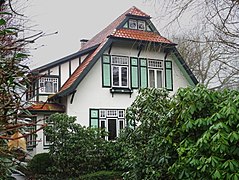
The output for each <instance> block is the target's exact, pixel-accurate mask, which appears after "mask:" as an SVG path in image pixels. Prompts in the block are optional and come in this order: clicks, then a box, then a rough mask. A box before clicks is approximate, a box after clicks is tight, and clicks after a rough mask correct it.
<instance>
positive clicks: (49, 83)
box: [45, 81, 53, 92]
mask: <svg viewBox="0 0 239 180" xmlns="http://www.w3.org/2000/svg"><path fill="white" fill-rule="evenodd" d="M45 87H46V89H45V92H53V86H52V82H49V81H46V82H45Z"/></svg>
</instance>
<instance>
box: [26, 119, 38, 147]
mask: <svg viewBox="0 0 239 180" xmlns="http://www.w3.org/2000/svg"><path fill="white" fill-rule="evenodd" d="M25 121H27V122H28V123H29V124H32V125H30V126H27V129H26V134H27V136H26V141H27V149H28V150H32V149H33V148H34V147H36V133H35V131H36V125H35V123H36V118H32V119H30V118H29V119H28V118H26V119H25Z"/></svg>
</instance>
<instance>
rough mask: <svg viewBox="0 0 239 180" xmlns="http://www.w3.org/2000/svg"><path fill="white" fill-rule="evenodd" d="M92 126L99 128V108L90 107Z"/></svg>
mask: <svg viewBox="0 0 239 180" xmlns="http://www.w3.org/2000/svg"><path fill="white" fill-rule="evenodd" d="M90 127H92V128H98V127H99V110H98V109H90Z"/></svg>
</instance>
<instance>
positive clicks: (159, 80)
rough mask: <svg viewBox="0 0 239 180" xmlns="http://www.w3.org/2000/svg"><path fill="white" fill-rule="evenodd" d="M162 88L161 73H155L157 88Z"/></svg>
mask: <svg viewBox="0 0 239 180" xmlns="http://www.w3.org/2000/svg"><path fill="white" fill-rule="evenodd" d="M161 87H163V86H162V71H157V88H161Z"/></svg>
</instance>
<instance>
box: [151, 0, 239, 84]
mask: <svg viewBox="0 0 239 180" xmlns="http://www.w3.org/2000/svg"><path fill="white" fill-rule="evenodd" d="M148 2H154V4H153V5H154V6H155V7H156V8H158V9H157V10H158V12H159V13H161V14H160V15H159V18H158V20H159V21H163V19H166V20H167V25H166V28H165V29H164V30H165V31H166V32H168V31H170V32H171V34H173V35H174V36H175V34H177V37H179V38H180V39H182V38H183V39H184V41H185V40H186V41H187V48H189V49H191V50H192V48H191V47H194V48H195V49H193V52H195V53H197V54H198V53H201V55H202V57H205V58H203V59H202V61H205V62H201V63H200V64H201V65H202V64H204V65H207V66H208V65H209V66H210V67H207V66H206V67H205V70H206V69H210V71H211V70H212V71H214V72H215V74H212V73H211V72H212V71H211V72H210V73H209V71H207V72H206V71H204V70H202V71H201V73H209V74H204V77H202V75H199V76H198V78H199V80H202V82H203V83H204V82H205V81H204V80H205V79H207V82H206V83H205V85H209V86H211V87H217V88H224V87H232V88H235V87H236V88H238V86H239V82H238V73H239V65H238V61H237V59H238V54H239V53H238V52H239V36H238V28H239V14H238V8H239V1H238V0H212V1H208V0H199V1H196V0H179V1H178V0H173V1H169V0H168V1H156V0H148ZM188 19H189V20H188ZM187 20H188V21H187ZM184 21H187V22H188V23H187V24H185V23H183V22H184ZM177 25H178V26H179V27H176V28H175V26H177ZM185 26H187V27H189V28H185ZM188 29H190V30H188ZM193 29H198V31H197V32H196V34H195V33H192V32H193ZM181 32H184V33H181ZM191 33H192V34H191ZM185 34H186V35H185ZM199 37H200V38H199ZM199 43H201V44H202V45H200V46H201V47H202V51H201V52H200V51H198V49H197V47H198V46H199ZM179 46H180V44H179ZM196 46H197V47H196ZM209 46H210V47H209ZM208 47H209V49H211V53H209V50H207V53H206V54H205V48H208ZM183 48H184V47H182V48H180V49H181V50H182V49H183ZM215 51H216V54H217V56H218V58H219V59H216V60H213V62H214V63H210V62H212V59H211V57H209V56H210V54H215ZM183 52H185V51H183ZM186 54H187V53H186ZM184 55H185V54H184ZM184 58H185V59H189V58H191V57H184ZM193 58H196V61H197V62H198V59H197V58H198V56H196V57H193ZM215 62H216V64H217V65H216V66H215ZM190 65H192V64H190ZM191 68H192V69H194V68H195V65H193V66H192V67H191ZM199 68H200V66H197V69H199ZM217 68H219V69H220V70H219V71H220V72H219V71H218V69H217ZM212 76H214V79H215V80H216V78H217V81H218V84H215V83H212V84H211V83H210V82H209V81H208V80H209V79H211V77H212ZM205 77H208V78H205ZM208 82H209V84H207V83H208Z"/></svg>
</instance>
